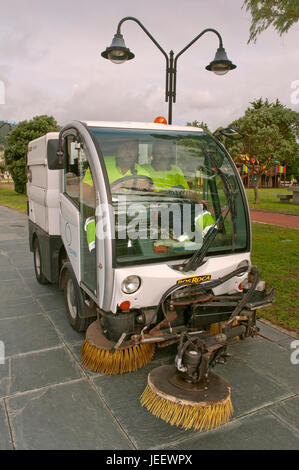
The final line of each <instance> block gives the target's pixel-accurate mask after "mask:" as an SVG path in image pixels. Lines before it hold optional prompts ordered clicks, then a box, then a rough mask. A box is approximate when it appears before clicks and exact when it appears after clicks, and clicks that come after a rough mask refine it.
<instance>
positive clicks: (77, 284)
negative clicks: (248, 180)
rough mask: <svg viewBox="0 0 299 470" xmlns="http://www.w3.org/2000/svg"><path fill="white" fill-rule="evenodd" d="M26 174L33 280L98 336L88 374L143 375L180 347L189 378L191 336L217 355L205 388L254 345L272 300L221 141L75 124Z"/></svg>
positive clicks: (156, 129)
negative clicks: (53, 287) (157, 353)
mask: <svg viewBox="0 0 299 470" xmlns="http://www.w3.org/2000/svg"><path fill="white" fill-rule="evenodd" d="M27 166H28V184H27V189H28V199H29V202H28V216H29V242H30V247H31V250H32V251H33V253H34V265H35V271H36V277H37V280H38V281H39V282H40V283H45V282H52V283H56V282H58V283H59V285H60V287H61V288H63V289H64V292H65V301H66V312H67V316H68V319H69V321H70V323H71V325H72V326H73V327H74V328H75V329H77V330H79V331H82V330H85V329H86V328H87V326H88V325H89V326H88V329H87V332H86V341H85V346H84V347H83V350H82V351H83V352H82V359H83V362H84V363H85V364H86V365H87V366H88V367H90V368H91V369H93V370H99V371H101V372H106V373H118V372H125V371H130V370H135V369H136V368H137V367H140V366H141V365H143V364H144V363H145V362H147V361H148V360H150V358H151V356H152V354H153V347H154V345H155V344H156V343H159V344H160V346H161V345H162V344H165V345H166V344H171V343H174V342H178V343H179V344H180V347H181V349H179V353H178V356H177V359H176V366H177V368H178V370H180V368H181V372H182V374H185V375H187V376H188V374H189V377H190V376H191V375H192V374H191V372H190V371H189V369H188V365H186V363H187V362H188V358H187V356H186V355H184V351H185V350H186V348H185V349H184V344H185V340H183V338H186V335H187V336H188V337H189V338H196V339H198V340H200V341H201V345H204V348H203V349H204V350H205V351H208V352H209V360H207V361H206V362H205V367H204V368H203V366H202V369H201V372H200V374H199V373H198V374H197V377H199V376H200V375H202V374H207V370H208V369H209V368H210V367H212V366H213V365H214V364H215V361H216V359H219V358H220V357H221V356H225V349H226V345H227V341H228V339H229V338H232V337H235V336H239V337H242V338H245V337H247V336H252V335H254V334H256V326H255V313H256V310H257V308H260V307H264V306H265V305H267V304H269V303H271V302H272V300H273V290H271V291H270V293H269V294H267V293H266V291H265V283H264V282H262V281H259V279H258V271H257V268H256V267H254V266H252V265H251V259H250V250H251V227H250V217H249V208H248V203H247V199H246V195H245V191H244V188H243V185H242V182H241V179H240V176H239V174H238V171H237V169H236V167H235V165H234V163H233V160H232V159H231V157H230V156H229V154H228V153H227V151H226V149H225V148H224V147H223V145H222V144H221V143H220V142H219V141H218V140H217V139H216V138H215V137H213V136H212V135H210V134H209V133H207V132H204V131H203V130H202V129H200V128H194V127H189V126H188V127H180V126H174V125H165V124H156V123H132V122H90V121H82V122H81V121H73V122H71V123H70V124H69V125H67V126H65V127H64V128H63V129H62V130H61V131H60V133H49V134H47V135H45V136H43V137H41V138H39V139H36V140H34V141H32V142H30V144H29V147H28V157H27ZM90 323H91V324H90ZM189 341H190V339H189ZM203 349H202V351H203ZM126 351H127V352H129V353H130V354H131V355H132V358H133V359H125V357H127V356H125V354H126ZM202 354H203V353H202ZM128 357H129V356H128ZM184 361H185V362H184ZM186 361H187V362H186ZM199 363H201V364H203V362H202V361H201V362H200V361H199V362H198V363H197V366H198V364H199ZM182 364H185V365H184V366H182ZM192 370H193V369H192ZM192 373H194V370H193V372H192Z"/></svg>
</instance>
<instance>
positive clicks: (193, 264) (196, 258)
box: [181, 207, 231, 272]
mask: <svg viewBox="0 0 299 470" xmlns="http://www.w3.org/2000/svg"><path fill="white" fill-rule="evenodd" d="M224 212H225V214H224ZM229 212H231V208H230V207H225V208H224V210H223V211H222V212H221V214H220V215H219V217H218V219H217V220H216V222H215V223H214V225H213V226H212V227H211V228H210V229H209V231H208V233H207V234H206V236H205V238H204V242H203V244H202V246H201V247H200V248H199V250H197V251H196V252H195V253H194V255H193V256H191V258H190V259H189V260H188V261H187V262H185V263H184V264H183V265H182V268H183V269H181V270H182V271H184V272H186V271H195V270H196V269H197V268H198V267H199V266H200V265H201V264H203V263H202V262H203V259H204V257H205V256H206V254H207V251H208V249H209V248H210V246H211V244H212V242H213V241H214V240H215V238H216V235H217V234H218V233H219V231H220V230H221V229H222V228H223V226H224V221H225V219H226V217H227V215H228V214H229ZM223 214H224V215H223Z"/></svg>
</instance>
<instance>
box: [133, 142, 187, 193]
mask: <svg viewBox="0 0 299 470" xmlns="http://www.w3.org/2000/svg"><path fill="white" fill-rule="evenodd" d="M142 169H143V170H145V171H146V174H148V176H150V178H151V179H152V180H153V182H154V190H155V191H161V190H165V189H170V188H173V187H176V188H181V189H189V186H188V183H187V181H186V180H185V177H184V174H183V172H182V170H181V169H180V168H179V167H178V166H177V165H174V145H173V144H172V143H169V142H154V143H153V157H152V162H151V164H150V165H143V166H142Z"/></svg>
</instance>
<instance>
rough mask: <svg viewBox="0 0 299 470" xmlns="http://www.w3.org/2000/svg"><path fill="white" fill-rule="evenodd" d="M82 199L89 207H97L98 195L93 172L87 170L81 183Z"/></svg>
mask: <svg viewBox="0 0 299 470" xmlns="http://www.w3.org/2000/svg"><path fill="white" fill-rule="evenodd" d="M81 198H82V199H83V202H84V203H85V204H87V205H88V206H91V207H95V206H96V193H95V189H94V184H93V179H92V175H91V171H90V169H89V168H87V170H86V173H85V176H84V178H83V180H82V182H81Z"/></svg>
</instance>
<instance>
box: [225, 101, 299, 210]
mask: <svg viewBox="0 0 299 470" xmlns="http://www.w3.org/2000/svg"><path fill="white" fill-rule="evenodd" d="M250 104H251V106H250V107H249V108H247V109H246V111H245V114H244V116H242V117H241V118H239V119H237V120H236V121H234V122H233V123H231V124H230V126H229V127H231V126H235V127H237V128H238V129H240V131H241V132H242V133H243V134H244V138H243V139H242V140H240V141H235V142H232V143H230V142H229V143H228V146H229V151H230V153H231V155H232V157H233V158H235V157H236V155H238V154H247V155H248V156H249V157H250V158H254V159H258V161H259V166H257V167H256V171H257V179H256V182H255V185H254V190H255V203H256V204H257V203H258V189H257V188H258V186H259V182H260V179H261V176H262V174H263V173H264V172H265V171H267V170H268V169H270V168H272V167H273V166H276V164H277V163H275V162H277V161H278V162H279V163H280V165H289V166H294V163H296V162H297V163H298V160H299V144H298V143H297V141H296V139H298V137H299V113H297V112H296V111H293V110H292V109H290V108H287V107H286V106H284V105H282V104H281V103H280V102H279V100H276V102H274V103H270V102H269V101H268V100H267V99H266V100H265V101H263V99H262V98H260V99H259V100H256V101H254V102H252V103H250Z"/></svg>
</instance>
